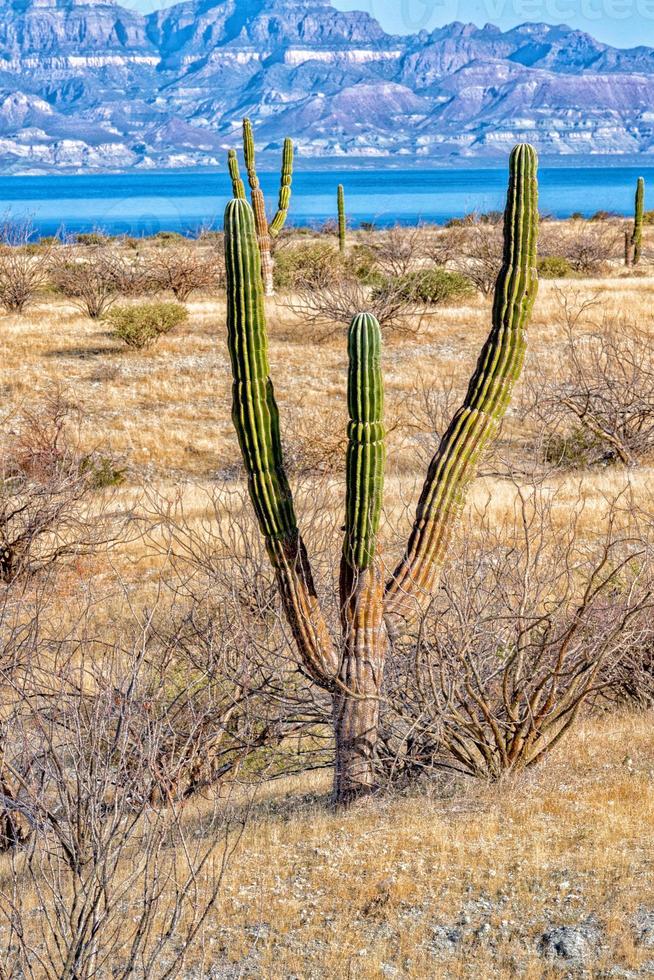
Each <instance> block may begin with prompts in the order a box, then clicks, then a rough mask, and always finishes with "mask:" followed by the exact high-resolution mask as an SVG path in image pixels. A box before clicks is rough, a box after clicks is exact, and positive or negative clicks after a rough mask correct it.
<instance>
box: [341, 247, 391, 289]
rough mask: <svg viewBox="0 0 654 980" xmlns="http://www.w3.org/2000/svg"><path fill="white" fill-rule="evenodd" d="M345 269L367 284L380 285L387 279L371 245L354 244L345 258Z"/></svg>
mask: <svg viewBox="0 0 654 980" xmlns="http://www.w3.org/2000/svg"><path fill="white" fill-rule="evenodd" d="M345 269H346V271H347V272H348V273H349V274H350V275H352V276H354V278H355V279H356V280H357V281H358V282H361V283H363V284H364V285H366V286H375V285H380V284H381V283H383V282H384V281H385V279H386V277H385V276H384V274H383V272H382V271H381V270H380V268H379V265H378V264H377V257H376V255H375V250H374V248H372V246H371V245H354V246H353V247H352V248H351V249H350V251H349V253H348V255H347V257H346V259H345Z"/></svg>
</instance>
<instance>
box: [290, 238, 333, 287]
mask: <svg viewBox="0 0 654 980" xmlns="http://www.w3.org/2000/svg"><path fill="white" fill-rule="evenodd" d="M341 269H342V266H341V258H340V255H339V253H338V250H337V249H335V248H334V246H333V245H328V244H327V243H324V242H315V243H312V244H309V245H295V246H293V247H292V248H284V249H280V250H278V251H277V252H276V253H275V289H280V290H284V289H287V290H288V289H298V288H299V289H302V288H307V287H309V288H311V287H320V286H326V285H330V284H331V283H333V282H334V281H335V280H336V279H337V278H338V276H339V274H340V272H341Z"/></svg>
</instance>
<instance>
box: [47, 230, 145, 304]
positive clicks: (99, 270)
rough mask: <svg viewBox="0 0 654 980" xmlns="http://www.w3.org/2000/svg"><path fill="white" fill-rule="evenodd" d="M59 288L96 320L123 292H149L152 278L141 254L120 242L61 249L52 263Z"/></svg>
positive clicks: (55, 285)
mask: <svg viewBox="0 0 654 980" xmlns="http://www.w3.org/2000/svg"><path fill="white" fill-rule="evenodd" d="M50 276H51V279H52V284H53V286H54V287H55V289H56V290H57V291H58V292H60V293H61V294H62V295H63V296H65V297H66V298H67V299H69V300H70V301H71V302H72V303H73V305H74V306H76V307H77V309H79V310H81V311H82V312H83V313H85V314H86V315H87V316H88V317H90V318H91V319H92V320H97V319H98V318H99V317H101V316H102V315H103V314H104V313H105V312H106V311H107V310H108V309H109V307H110V306H111V305H112V304H113V303H115V301H116V300H117V299H118V297H119V296H120V295H121V294H125V295H134V294H138V293H141V292H143V291H148V290H149V288H150V286H151V280H150V277H149V274H148V270H147V269H146V268H145V267H144V265H143V264H142V262H141V261H140V259H139V258H138V257H134V256H131V255H130V256H128V255H126V254H124V253H123V252H122V251H121V250H120V249H119V248H118V247H117V246H116V245H97V246H96V245H93V246H91V245H85V246H74V245H72V246H70V245H69V246H66V247H63V248H58V249H57V250H56V251H55V252H54V253H53V254H52V259H51V263H50Z"/></svg>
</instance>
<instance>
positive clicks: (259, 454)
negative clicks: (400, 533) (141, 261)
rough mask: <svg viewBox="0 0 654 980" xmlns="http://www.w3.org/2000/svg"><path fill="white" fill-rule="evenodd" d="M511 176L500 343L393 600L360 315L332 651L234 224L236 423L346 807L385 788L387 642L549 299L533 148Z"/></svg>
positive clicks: (245, 242)
mask: <svg viewBox="0 0 654 980" xmlns="http://www.w3.org/2000/svg"><path fill="white" fill-rule="evenodd" d="M509 170H510V173H509V187H508V194H507V206H506V212H505V220H504V260H503V266H502V269H501V272H500V274H499V276H498V279H497V285H496V289H495V300H494V304H493V319H492V327H491V331H490V334H489V336H488V339H487V341H486V343H485V345H484V347H483V349H482V352H481V355H480V357H479V360H478V362H477V367H476V370H475V372H474V374H473V376H472V378H471V380H470V384H469V387H468V392H467V395H466V397H465V400H464V403H463V405H462V406H461V408H460V409H459V411H458V412H457V413H456V415H455V416H454V418H453V420H452V422H451V424H450V426H449V428H448V429H447V432H446V433H445V435H444V436H443V439H442V440H441V443H440V446H439V448H438V450H437V452H436V455H435V456H434V458H433V460H432V462H431V465H430V467H429V471H428V474H427V479H426V482H425V485H424V488H423V491H422V495H421V498H420V501H419V504H418V510H417V514H416V520H415V523H414V527H413V531H412V533H411V537H410V540H409V544H408V547H407V550H406V553H405V555H404V558H403V559H402V561H401V562H400V563H399V564H398V566H397V568H396V570H395V572H394V574H393V576H392V577H391V579H390V581H389V582H388V583H387V585H386V588H385V590H384V586H383V581H382V576H381V564H380V561H379V556H378V553H377V552H378V545H377V535H378V529H379V523H380V514H381V506H382V492H383V471H384V453H385V436H384V425H383V386H382V377H381V366H380V352H381V337H380V330H379V324H378V323H377V321H376V320H375V318H374V317H373V316H371V315H370V314H360V315H359V316H357V317H355V318H354V320H353V322H352V324H351V326H350V331H349V336H348V348H349V358H350V367H349V374H348V407H349V413H350V423H349V427H348V450H347V481H346V482H347V489H346V505H345V510H346V522H345V529H344V530H345V538H344V542H343V554H342V559H341V577H340V607H341V637H340V641H339V642H338V644H336V643H334V642H333V641H332V639H331V636H330V633H329V630H328V627H327V624H326V621H325V619H324V617H323V614H322V612H321V610H320V606H319V602H318V598H317V596H316V592H315V589H314V585H313V580H312V578H311V570H310V567H309V561H308V558H307V555H306V550H305V548H304V545H303V543H302V539H301V537H300V534H299V531H298V529H297V522H296V518H295V511H294V508H293V500H292V496H291V491H290V487H289V483H288V480H287V478H286V475H285V472H284V465H283V459H282V451H281V442H280V436H279V418H278V412H277V406H276V403H275V398H274V393H273V389H272V384H271V382H270V379H269V377H268V357H267V340H266V328H265V313H264V301H263V294H262V286H261V275H260V261H259V254H258V251H257V247H256V230H255V224H254V216H253V213H252V210H251V208H250V206H249V205H248V203H247V202H246V201H244V200H243V199H242V198H237V199H235V200H234V201H232V202H230V204H229V205H228V208H227V212H226V215H225V249H226V268H227V299H228V317H227V319H228V342H229V350H230V356H231V360H232V371H233V375H234V408H233V418H234V424H235V426H236V430H237V433H238V437H239V442H240V445H241V451H242V454H243V459H244V462H245V466H246V469H247V472H248V482H249V488H250V495H251V497H252V501H253V504H254V509H255V513H256V515H257V518H258V521H259V526H260V528H261V531H262V534H263V535H264V538H265V541H266V546H267V548H268V553H269V555H270V558H271V561H272V564H273V567H274V568H275V572H276V575H277V581H278V584H279V591H280V594H281V598H282V602H283V605H284V610H285V613H286V617H287V619H288V622H289V623H290V625H291V628H292V631H293V635H294V637H295V640H296V642H297V647H298V651H299V654H300V660H301V662H302V665H303V669H304V670H305V671H306V672H307V674H309V675H310V676H311V677H312V678H313V679H314V680H315V681H316V683H318V684H319V685H320V686H321V687H323V688H324V689H325V690H328V691H330V692H331V694H332V699H333V720H334V730H335V741H336V767H335V782H334V785H335V793H336V797H337V800H338V801H340V802H348V801H350V800H351V799H353V798H355V797H356V796H358V795H361V794H362V793H367V792H370V791H371V790H372V789H373V788H374V785H375V746H376V742H377V738H378V735H377V729H378V713H379V702H380V697H381V690H382V682H383V675H384V664H385V656H386V647H387V642H388V640H387V637H388V633H390V634H391V635H393V634H394V633H395V632H396V631H397V629H398V628H399V626H401V625H405V624H406V623H407V621H410V620H411V619H412V618H414V617H415V616H417V615H419V613H420V611H421V609H422V608H424V606H425V605H426V604H427V603H428V602H429V600H430V598H431V596H432V595H433V591H434V587H435V582H436V576H437V573H438V567H439V564H440V561H441V559H442V557H443V554H444V551H445V547H446V544H447V540H448V535H449V534H450V532H451V530H452V526H453V523H454V519H455V518H456V516H457V514H458V513H459V512H460V510H461V507H462V506H463V501H464V497H465V491H466V488H467V486H468V484H469V483H470V480H471V479H472V477H473V476H474V473H475V471H476V466H477V463H478V460H479V457H480V454H481V452H482V450H483V449H484V447H485V446H486V445H487V443H488V442H489V440H490V439H491V438H492V437H493V436H494V435H495V434H496V432H497V429H498V426H499V424H500V420H501V418H502V416H503V415H504V413H505V411H506V408H507V405H508V403H509V399H510V396H511V390H512V387H513V384H514V382H515V381H516V379H517V378H518V376H519V374H520V371H521V368H522V364H523V359H524V353H525V344H526V336H525V331H526V327H527V323H528V320H529V317H530V314H531V310H532V307H533V304H534V300H535V297H536V291H537V276H536V240H537V229H538V192H537V183H536V172H537V158H536V153H535V151H534V150H533V148H532V147H530V146H528V145H521V146H518V147H516V148H515V149H514V151H513V153H512V155H511V159H510V165H509ZM387 630H388V632H387ZM337 646H338V649H339V650H340V653H337V652H336V649H337Z"/></svg>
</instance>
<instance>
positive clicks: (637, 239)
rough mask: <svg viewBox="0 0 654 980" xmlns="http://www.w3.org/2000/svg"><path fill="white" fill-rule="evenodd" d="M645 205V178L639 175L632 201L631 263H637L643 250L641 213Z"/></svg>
mask: <svg viewBox="0 0 654 980" xmlns="http://www.w3.org/2000/svg"><path fill="white" fill-rule="evenodd" d="M644 207H645V178H644V177H639V178H638V183H637V184H636V200H635V202H634V230H633V234H632V236H631V244H632V246H633V259H632V265H638V263H639V262H640V257H641V254H642V251H643V213H644Z"/></svg>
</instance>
